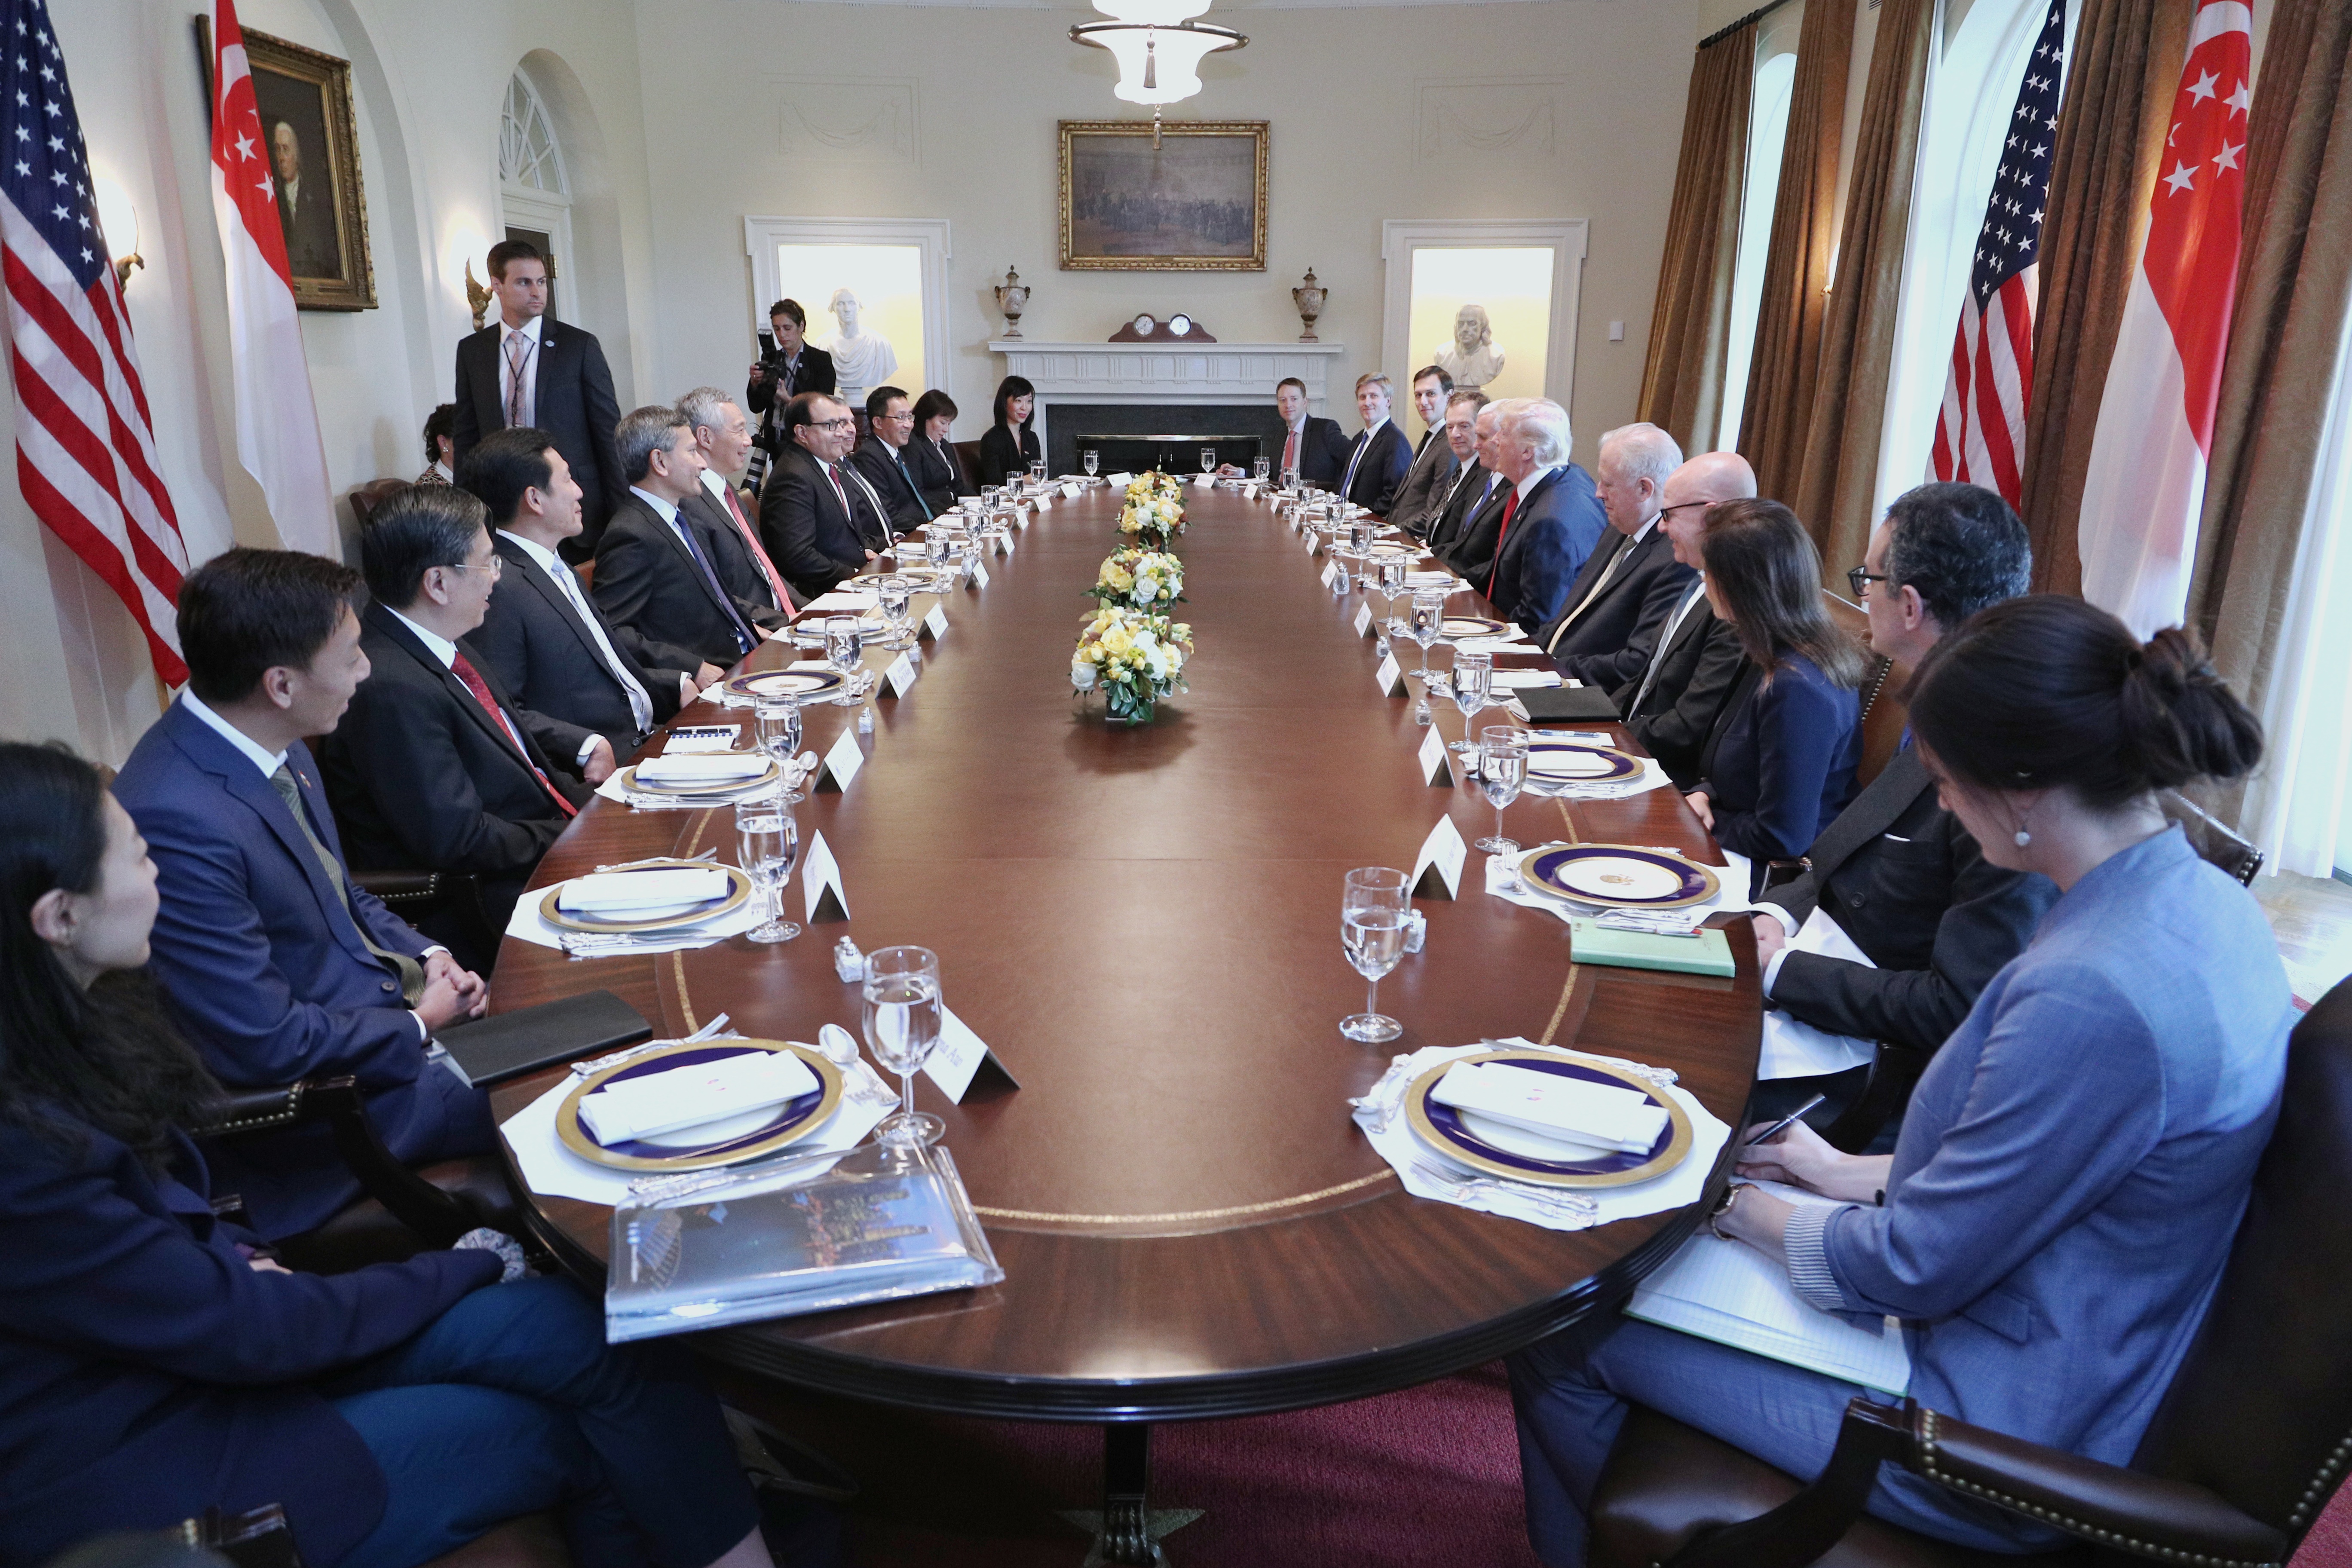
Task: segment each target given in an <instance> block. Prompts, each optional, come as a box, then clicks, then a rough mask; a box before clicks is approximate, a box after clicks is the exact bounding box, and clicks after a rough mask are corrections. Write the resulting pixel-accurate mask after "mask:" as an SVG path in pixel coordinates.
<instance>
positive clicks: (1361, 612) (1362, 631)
mask: <svg viewBox="0 0 2352 1568" xmlns="http://www.w3.org/2000/svg"><path fill="white" fill-rule="evenodd" d="M1356 635H1357V636H1358V637H1370V636H1371V635H1372V602H1371V601H1370V599H1367V600H1365V601H1364V603H1363V605H1361V606H1360V608H1358V610H1357V611H1356Z"/></svg>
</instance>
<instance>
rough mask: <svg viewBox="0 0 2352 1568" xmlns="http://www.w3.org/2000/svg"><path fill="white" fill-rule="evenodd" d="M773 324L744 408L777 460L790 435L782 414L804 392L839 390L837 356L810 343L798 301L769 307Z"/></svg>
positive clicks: (764, 336)
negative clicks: (785, 430)
mask: <svg viewBox="0 0 2352 1568" xmlns="http://www.w3.org/2000/svg"><path fill="white" fill-rule="evenodd" d="M768 325H769V327H770V328H771V329H772V330H771V331H764V332H761V334H760V358H759V362H758V363H755V364H753V365H752V366H751V380H750V381H749V382H747V383H745V384H744V387H743V406H744V407H746V408H748V409H750V410H751V412H752V413H754V414H756V415H758V416H760V433H759V435H758V436H757V437H754V440H755V442H756V444H757V445H758V446H759V447H760V448H761V450H762V451H764V452H766V453H768V454H769V455H770V456H771V457H773V456H774V455H775V454H777V453H779V452H781V451H782V450H783V447H784V433H783V432H782V430H779V429H778V428H777V427H776V411H777V410H778V409H780V408H782V407H783V406H784V405H786V404H788V403H790V402H791V401H792V400H793V398H795V397H797V396H799V395H801V394H802V393H803V392H824V393H830V392H832V391H833V390H834V377H833V356H832V355H831V354H829V353H825V352H824V350H823V349H820V348H812V347H810V346H809V341H808V312H807V311H806V310H802V309H801V306H800V301H798V300H777V301H776V302H775V303H774V304H772V305H771V306H769V307H768Z"/></svg>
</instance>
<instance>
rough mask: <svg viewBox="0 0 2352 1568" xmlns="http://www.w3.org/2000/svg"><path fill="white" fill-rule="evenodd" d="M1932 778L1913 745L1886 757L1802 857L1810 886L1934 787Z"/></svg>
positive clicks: (1817, 884) (1826, 877) (1826, 876)
mask: <svg viewBox="0 0 2352 1568" xmlns="http://www.w3.org/2000/svg"><path fill="white" fill-rule="evenodd" d="M1935 784H1936V781H1935V780H1934V779H1933V778H1930V777H1929V776H1928V773H1927V763H1923V762H1921V761H1920V760H1919V754H1918V752H1917V751H1916V749H1906V750H1905V751H1900V752H1895V755H1894V756H1892V757H1890V758H1889V759H1887V763H1886V766H1885V767H1884V768H1882V769H1880V770H1879V773H1878V776H1877V777H1876V778H1874V779H1873V780H1871V781H1870V787H1869V788H1868V789H1865V790H1864V791H1863V792H1862V793H1861V794H1860V795H1856V796H1855V797H1854V800H1853V805H1850V806H1848V807H1846V809H1845V810H1844V811H1843V812H1841V813H1839V815H1838V818H1837V820H1836V821H1835V822H1832V823H1831V824H1830V826H1829V831H1827V832H1826V833H1823V834H1822V836H1821V837H1820V838H1819V839H1817V840H1816V841H1815V842H1814V844H1813V847H1812V848H1811V850H1809V851H1807V853H1806V858H1807V859H1809V860H1811V862H1812V866H1813V886H1815V887H1816V888H1819V887H1822V886H1823V885H1824V884H1826V883H1827V882H1828V881H1829V879H1830V877H1831V875H1832V873H1834V872H1835V871H1836V870H1837V868H1839V867H1841V866H1843V865H1844V864H1845V863H1846V861H1847V860H1849V859H1851V858H1853V853H1854V851H1855V850H1857V849H1860V848H1861V847H1863V846H1864V845H1865V844H1867V843H1869V842H1870V841H1871V840H1872V839H1874V838H1876V837H1878V836H1879V835H1880V834H1882V833H1884V832H1885V831H1886V830H1887V829H1888V828H1890V827H1892V826H1895V821H1896V820H1897V819H1898V818H1900V817H1901V816H1902V815H1903V814H1904V813H1905V812H1906V811H1908V810H1910V809H1911V806H1912V804H1913V803H1914V802H1915V801H1916V800H1917V799H1918V798H1919V796H1920V795H1923V794H1924V793H1926V792H1927V791H1928V790H1930V789H1933V788H1934V787H1935Z"/></svg>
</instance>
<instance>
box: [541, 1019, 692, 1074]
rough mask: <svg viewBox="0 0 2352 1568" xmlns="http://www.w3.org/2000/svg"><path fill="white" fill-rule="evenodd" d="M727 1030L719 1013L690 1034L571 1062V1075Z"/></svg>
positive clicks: (685, 1044) (597, 1070) (596, 1070)
mask: <svg viewBox="0 0 2352 1568" xmlns="http://www.w3.org/2000/svg"><path fill="white" fill-rule="evenodd" d="M729 1032H730V1031H729V1029H728V1027H727V1015H726V1014H724V1013H721V1014H719V1016H717V1017H716V1018H713V1019H711V1020H710V1022H709V1023H708V1024H705V1025H703V1026H702V1027H700V1028H699V1029H697V1030H695V1031H694V1033H692V1034H690V1035H680V1036H679V1037H677V1039H674V1040H645V1041H642V1042H640V1043H638V1044H636V1045H634V1046H624V1047H621V1048H620V1049H619V1050H617V1051H607V1052H606V1053H605V1054H604V1055H603V1056H601V1057H591V1058H588V1059H587V1060H586V1061H584V1062H573V1063H572V1077H574V1078H586V1077H587V1076H588V1075H589V1074H590V1073H597V1072H603V1071H604V1069H605V1068H611V1067H618V1066H620V1065H621V1064H622V1063H623V1062H625V1061H630V1060H633V1059H634V1058H637V1057H641V1056H644V1055H645V1054H646V1052H647V1051H658V1050H660V1049H662V1048H663V1047H667V1046H690V1045H692V1044H694V1043H695V1042H696V1041H698V1040H710V1039H716V1038H718V1037H719V1036H721V1035H724V1034H727V1033H729Z"/></svg>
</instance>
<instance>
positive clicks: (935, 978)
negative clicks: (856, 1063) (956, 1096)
mask: <svg viewBox="0 0 2352 1568" xmlns="http://www.w3.org/2000/svg"><path fill="white" fill-rule="evenodd" d="M864 996H865V1009H864V1016H863V1020H862V1021H863V1023H864V1026H865V1029H866V1048H867V1049H868V1050H870V1051H872V1052H873V1053H874V1059H875V1060H876V1061H877V1062H880V1063H881V1064H882V1065H883V1066H884V1067H886V1068H889V1069H890V1070H891V1071H892V1072H894V1073H897V1074H898V1091H899V1100H898V1114H897V1115H895V1116H892V1117H890V1118H889V1119H887V1121H884V1122H883V1123H882V1125H881V1126H880V1127H878V1128H877V1129H875V1137H876V1139H877V1141H878V1142H881V1143H882V1144H883V1145H884V1146H885V1147H887V1148H891V1149H900V1150H914V1149H919V1148H921V1147H923V1146H924V1145H925V1144H927V1143H936V1142H939V1140H940V1133H942V1132H944V1131H947V1123H945V1122H944V1121H940V1119H939V1118H938V1117H936V1116H933V1115H932V1114H930V1113H929V1111H925V1110H916V1109H915V1069H916V1068H919V1067H921V1066H922V1065H923V1063H924V1061H925V1060H926V1059H927V1058H929V1056H930V1054H931V1051H932V1049H933V1047H936V1046H938V1044H939V1043H940V955H939V954H938V953H936V952H932V951H931V950H930V949H929V948H928V947H885V948H877V949H876V950H875V951H874V952H869V953H867V954H866V984H865V989H864Z"/></svg>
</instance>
